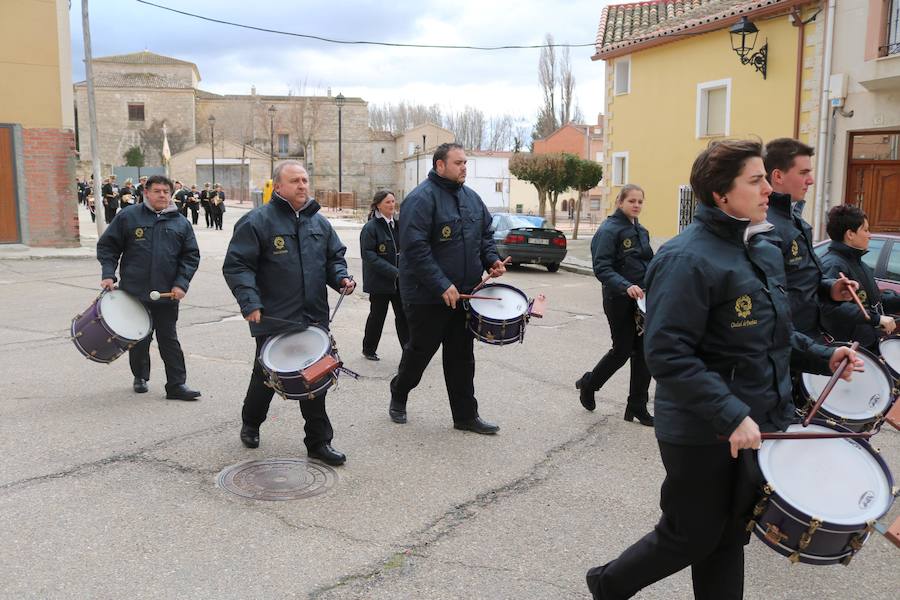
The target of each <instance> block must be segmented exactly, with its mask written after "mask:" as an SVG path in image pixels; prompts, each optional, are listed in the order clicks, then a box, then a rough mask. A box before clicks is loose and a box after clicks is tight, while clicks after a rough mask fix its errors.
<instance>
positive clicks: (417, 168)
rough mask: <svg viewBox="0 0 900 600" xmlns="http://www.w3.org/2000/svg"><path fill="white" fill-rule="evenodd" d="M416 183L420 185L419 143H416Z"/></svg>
mask: <svg viewBox="0 0 900 600" xmlns="http://www.w3.org/2000/svg"><path fill="white" fill-rule="evenodd" d="M415 150H416V185H419V145H418V144H416V148H415Z"/></svg>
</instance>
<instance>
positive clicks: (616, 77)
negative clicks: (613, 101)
mask: <svg viewBox="0 0 900 600" xmlns="http://www.w3.org/2000/svg"><path fill="white" fill-rule="evenodd" d="M620 64H622V65H627V66H628V76H627V77H626V78H625V89H624V90H621V89H619V65H620ZM613 93H614V94H615V95H616V96H624V95H625V94H629V93H631V56H630V55H629V56H623V57H621V58H617V59H616V60H615V62H614V63H613Z"/></svg>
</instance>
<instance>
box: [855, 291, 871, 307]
mask: <svg viewBox="0 0 900 600" xmlns="http://www.w3.org/2000/svg"><path fill="white" fill-rule="evenodd" d="M856 295H857V296H859V301H860V302H862V303H863V304H865V303H866V301H867V300H868V299H869V295H868V294H867V293H866V290H859V291H858V292H856Z"/></svg>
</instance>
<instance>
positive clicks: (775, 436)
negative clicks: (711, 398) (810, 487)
mask: <svg viewBox="0 0 900 600" xmlns="http://www.w3.org/2000/svg"><path fill="white" fill-rule="evenodd" d="M873 435H875V434H874V433H872V432H871V431H859V432H857V431H846V432H845V431H834V432H831V431H828V432H824V431H823V432H821V433H816V432H809V433H799V432H795V431H774V432H771V433H760V434H759V437H760V438H761V439H764V440H828V439H833V438H861V439H865V440H867V439H869V438H870V437H872V436H873ZM716 437H717V438H718V439H719V440H721V441H723V442H727V441H728V436H725V435H719V436H716Z"/></svg>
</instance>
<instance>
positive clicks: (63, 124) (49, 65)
mask: <svg viewBox="0 0 900 600" xmlns="http://www.w3.org/2000/svg"><path fill="white" fill-rule="evenodd" d="M0 81H2V82H4V83H3V89H4V92H3V93H2V94H0V122H3V123H18V124H21V125H22V126H23V127H26V128H55V129H63V128H66V129H74V125H75V117H74V105H73V102H72V67H71V43H70V35H69V8H68V2H67V1H66V0H3V1H2V2H0Z"/></svg>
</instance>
